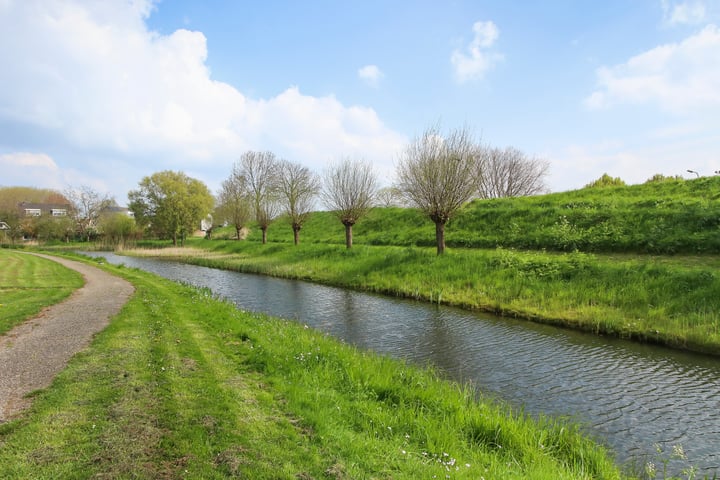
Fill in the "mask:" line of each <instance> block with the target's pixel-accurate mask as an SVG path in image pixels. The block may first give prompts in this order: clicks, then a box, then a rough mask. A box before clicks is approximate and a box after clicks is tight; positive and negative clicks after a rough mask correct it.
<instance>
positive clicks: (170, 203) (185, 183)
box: [128, 170, 214, 245]
mask: <svg viewBox="0 0 720 480" xmlns="http://www.w3.org/2000/svg"><path fill="white" fill-rule="evenodd" d="M128 199H129V200H130V205H129V209H130V210H131V211H132V212H133V213H134V214H135V219H136V221H137V222H138V223H139V224H140V225H144V226H146V228H148V229H149V230H150V231H151V232H152V233H154V234H155V235H157V236H158V237H159V238H171V239H172V241H173V245H177V243H178V238H180V241H181V244H184V242H185V237H186V236H187V234H188V233H191V232H193V231H194V230H196V229H197V228H198V227H199V225H200V221H201V220H202V219H203V218H205V216H206V215H207V214H208V213H209V212H210V211H212V208H213V203H214V199H213V196H212V194H211V193H210V190H209V189H208V188H207V186H206V185H205V184H204V183H203V182H201V181H200V180H197V179H194V178H191V177H188V176H187V175H186V174H185V173H183V172H175V171H171V170H165V171H162V172H157V173H154V174H152V175H151V176H149V177H145V178H143V179H142V180H141V181H140V183H139V188H138V189H137V190H132V191H130V192H129V193H128Z"/></svg>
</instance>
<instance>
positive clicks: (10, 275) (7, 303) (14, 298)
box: [0, 249, 83, 335]
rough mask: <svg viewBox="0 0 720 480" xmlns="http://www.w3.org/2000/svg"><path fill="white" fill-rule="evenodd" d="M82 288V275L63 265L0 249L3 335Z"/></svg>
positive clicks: (0, 328)
mask: <svg viewBox="0 0 720 480" xmlns="http://www.w3.org/2000/svg"><path fill="white" fill-rule="evenodd" d="M82 285H83V277H82V275H80V274H79V273H78V272H75V271H74V270H70V269H68V268H65V267H64V266H62V265H60V264H59V263H56V262H53V261H52V260H47V259H45V258H41V257H38V256H35V255H30V254H27V253H22V252H19V251H17V250H10V249H0V335H2V334H4V333H6V332H7V331H8V330H10V329H11V328H12V327H14V326H15V325H17V324H18V323H19V322H22V321H23V320H24V319H26V318H28V317H31V316H33V315H36V314H37V313H38V312H40V311H41V310H42V309H43V307H46V306H48V305H52V304H54V303H57V302H59V301H61V300H63V299H65V298H67V297H68V296H69V295H70V294H71V293H72V292H73V291H74V290H76V289H78V288H80V287H81V286H82Z"/></svg>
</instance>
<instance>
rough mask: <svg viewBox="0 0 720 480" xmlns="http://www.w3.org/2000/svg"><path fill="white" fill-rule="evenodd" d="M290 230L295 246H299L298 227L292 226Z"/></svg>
mask: <svg viewBox="0 0 720 480" xmlns="http://www.w3.org/2000/svg"><path fill="white" fill-rule="evenodd" d="M292 229H293V240H294V242H295V245H300V225H296V224H293V226H292Z"/></svg>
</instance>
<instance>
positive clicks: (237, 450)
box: [0, 265, 621, 479]
mask: <svg viewBox="0 0 720 480" xmlns="http://www.w3.org/2000/svg"><path fill="white" fill-rule="evenodd" d="M103 268H105V269H107V270H109V271H112V272H114V273H117V274H120V275H121V276H123V277H125V278H127V279H128V280H130V281H131V282H133V284H134V285H135V286H136V293H135V294H134V296H133V297H132V298H131V300H130V302H129V303H128V304H127V305H126V307H125V308H124V309H123V310H122V312H121V313H120V314H119V315H118V316H117V317H116V318H114V319H113V321H112V322H111V324H110V326H109V327H108V328H106V329H105V330H104V331H103V332H101V333H100V334H98V335H97V337H96V338H95V340H94V342H93V344H92V345H91V346H90V347H89V348H88V349H86V350H85V351H83V352H81V353H80V354H78V355H76V356H75V357H74V358H73V359H72V360H71V362H70V364H69V366H68V368H67V369H66V370H65V371H63V372H62V373H61V374H60V375H59V376H58V377H57V379H56V380H55V381H54V383H53V385H52V386H51V387H50V388H48V389H46V390H45V391H43V392H41V393H39V394H37V395H36V398H35V402H34V404H33V406H32V408H31V410H30V411H29V412H28V413H27V414H26V415H25V416H23V417H22V418H21V419H19V420H16V421H13V422H10V423H7V424H3V425H0V468H1V469H2V476H3V478H11V479H15V478H18V479H19V478H35V479H49V478H69V479H72V478H89V477H109V478H141V479H142V478H152V479H155V478H204V479H212V478H228V477H234V478H253V479H297V478H303V479H310V478H330V479H332V478H334V479H346V478H378V479H383V478H386V479H390V478H393V479H404V478H407V479H416V478H454V479H462V478H472V479H478V478H523V479H528V478H534V479H563V478H568V479H570V478H588V479H589V478H620V476H621V475H620V473H619V472H618V470H617V468H616V467H615V466H614V465H613V464H612V462H611V460H609V459H608V456H607V454H606V452H605V450H604V449H602V448H600V447H598V446H597V445H596V444H594V443H592V442H591V441H589V440H588V439H587V438H585V437H583V436H582V435H581V434H580V433H579V431H578V429H577V428H576V427H573V426H569V425H568V424H566V423H563V422H558V421H555V420H551V419H545V418H543V419H539V420H531V419H528V418H527V417H525V416H523V415H521V414H517V413H514V412H511V411H510V410H509V409H508V408H506V407H504V406H501V405H498V404H496V403H492V402H486V401H480V402H478V401H476V397H475V392H474V391H472V390H471V389H468V388H463V387H460V386H458V385H456V384H453V383H449V382H446V381H443V380H441V379H439V378H438V377H437V376H436V375H435V374H433V373H432V372H430V371H427V370H421V369H418V368H414V367H411V366H408V365H406V364H404V363H402V362H398V361H394V360H390V359H387V358H384V357H378V356H375V355H371V354H367V353H363V352H360V351H358V350H356V349H354V348H351V347H349V346H347V345H343V344H341V343H339V342H336V341H334V340H332V339H330V338H327V337H326V336H324V335H321V334H320V333H318V332H315V331H313V330H310V329H306V328H303V327H302V326H300V325H297V324H294V323H291V322H285V321H280V320H277V319H273V318H269V317H266V316H262V315H256V314H251V313H248V312H243V311H239V310H237V309H235V308H234V306H232V305H231V304H229V303H226V302H221V301H218V300H217V299H215V298H213V297H212V295H211V294H210V292H209V291H207V290H203V289H196V288H191V287H188V286H184V285H180V284H176V283H172V282H169V281H166V280H163V279H159V278H158V277H155V276H153V275H150V274H147V273H143V272H140V271H136V270H129V269H125V268H122V267H111V266H107V265H104V266H103Z"/></svg>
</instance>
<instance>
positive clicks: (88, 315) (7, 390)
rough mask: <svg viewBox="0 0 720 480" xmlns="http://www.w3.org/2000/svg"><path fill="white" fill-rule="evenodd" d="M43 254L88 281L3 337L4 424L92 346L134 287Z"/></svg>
mask: <svg viewBox="0 0 720 480" xmlns="http://www.w3.org/2000/svg"><path fill="white" fill-rule="evenodd" d="M33 255H39V256H41V257H44V258H47V259H50V260H53V261H55V262H58V263H60V264H62V265H64V266H66V267H68V268H71V269H73V270H76V271H78V272H80V273H81V274H82V275H83V277H84V278H85V285H84V286H83V287H81V288H79V289H78V290H76V291H75V292H73V294H72V295H71V296H70V297H69V298H67V299H66V300H64V301H63V302H61V303H58V304H56V305H52V306H50V307H47V308H45V309H44V310H43V311H42V312H40V313H39V314H38V315H37V316H36V317H34V318H32V319H30V320H27V321H25V322H23V323H22V324H20V325H18V326H16V327H15V328H13V329H12V330H10V331H9V332H7V333H6V334H5V335H3V336H0V423H2V422H5V421H7V420H9V419H11V418H12V417H13V416H15V415H17V414H18V413H20V412H21V411H22V410H24V409H25V408H27V407H28V406H30V403H31V400H30V399H29V398H28V394H29V393H31V392H33V391H35V390H38V389H42V388H46V387H48V386H49V385H50V383H51V382H52V380H53V378H55V376H56V375H57V374H58V373H60V371H62V369H63V368H65V366H66V365H67V362H68V360H70V358H71V357H72V356H73V355H74V354H75V353H77V352H79V351H80V350H82V349H83V348H85V347H86V346H87V345H89V344H90V342H91V340H92V337H93V335H95V334H96V333H98V332H100V331H101V330H102V329H103V328H105V327H106V326H107V325H108V323H109V322H110V319H111V318H112V317H113V316H114V315H116V314H117V313H118V312H119V311H120V309H121V308H122V307H123V305H125V303H126V302H127V301H128V299H129V298H130V295H132V293H133V291H134V287H133V286H132V284H131V283H130V282H128V281H126V280H123V279H122V278H119V277H116V276H114V275H111V274H109V273H107V272H104V271H102V270H100V269H99V268H96V267H93V266H90V265H87V264H84V263H81V262H76V261H73V260H67V259H63V258H57V257H53V256H50V255H40V254H33Z"/></svg>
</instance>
